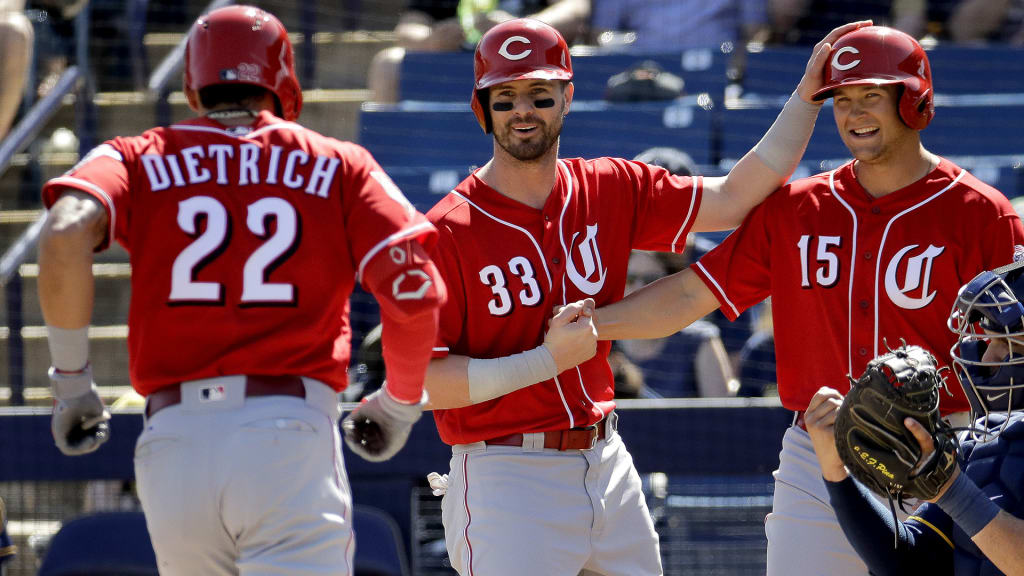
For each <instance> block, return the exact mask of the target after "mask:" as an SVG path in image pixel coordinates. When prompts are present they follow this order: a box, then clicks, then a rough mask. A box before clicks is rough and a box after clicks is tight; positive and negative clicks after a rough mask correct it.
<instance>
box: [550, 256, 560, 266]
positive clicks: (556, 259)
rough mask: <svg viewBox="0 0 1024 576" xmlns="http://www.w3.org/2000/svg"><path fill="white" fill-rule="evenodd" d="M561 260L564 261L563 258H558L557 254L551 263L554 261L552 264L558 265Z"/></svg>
mask: <svg viewBox="0 0 1024 576" xmlns="http://www.w3.org/2000/svg"><path fill="white" fill-rule="evenodd" d="M561 262H562V261H561V260H560V259H559V258H558V256H555V257H554V258H552V259H551V263H552V264H555V265H558V264H560V263H561Z"/></svg>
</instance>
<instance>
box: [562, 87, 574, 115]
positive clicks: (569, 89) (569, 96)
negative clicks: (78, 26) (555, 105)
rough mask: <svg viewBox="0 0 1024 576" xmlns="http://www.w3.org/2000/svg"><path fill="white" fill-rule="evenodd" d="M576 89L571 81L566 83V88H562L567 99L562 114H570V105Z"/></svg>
mask: <svg viewBox="0 0 1024 576" xmlns="http://www.w3.org/2000/svg"><path fill="white" fill-rule="evenodd" d="M574 90H575V87H574V86H573V85H572V82H571V81H569V82H566V83H565V88H563V89H562V97H563V98H564V99H565V111H564V112H562V116H565V115H567V114H569V105H571V104H572V95H573V91H574Z"/></svg>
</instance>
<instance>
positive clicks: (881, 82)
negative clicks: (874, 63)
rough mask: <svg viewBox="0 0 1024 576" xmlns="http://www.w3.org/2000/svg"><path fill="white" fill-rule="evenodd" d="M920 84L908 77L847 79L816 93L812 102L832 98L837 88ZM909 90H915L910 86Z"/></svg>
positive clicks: (812, 97)
mask: <svg viewBox="0 0 1024 576" xmlns="http://www.w3.org/2000/svg"><path fill="white" fill-rule="evenodd" d="M911 82H914V83H917V82H919V81H918V79H917V78H914V77H912V76H908V77H905V78H893V77H891V76H890V77H874V78H846V79H844V80H842V81H841V82H833V83H831V84H829V85H827V86H825V87H823V88H821V89H819V90H818V91H817V92H815V93H814V94H813V95H812V96H811V100H814V101H815V102H817V101H819V100H825V99H828V98H831V97H832V93H833V92H834V91H835V90H836V88H842V87H843V86H867V85H871V86H887V85H889V84H903V85H906V84H907V83H911ZM909 88H913V87H912V86H909Z"/></svg>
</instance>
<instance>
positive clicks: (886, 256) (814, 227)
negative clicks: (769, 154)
mask: <svg viewBox="0 0 1024 576" xmlns="http://www.w3.org/2000/svg"><path fill="white" fill-rule="evenodd" d="M1022 243H1024V227H1022V225H1021V222H1020V219H1019V218H1018V217H1017V214H1016V212H1014V210H1013V208H1012V207H1011V206H1010V203H1009V201H1007V199H1006V197H1005V196H1003V195H1002V194H1001V193H1000V192H999V191H998V190H995V189H993V188H992V187H990V186H988V185H986V184H984V183H983V182H981V181H979V180H978V179H977V178H975V177H974V176H972V175H971V174H970V173H968V172H967V171H966V170H964V169H962V168H960V167H958V166H956V165H954V164H953V163H952V162H949V161H948V160H945V159H942V160H941V161H940V163H939V165H938V166H937V167H936V168H935V170H933V171H932V172H930V173H929V174H928V175H926V176H925V177H924V178H922V179H921V180H919V181H917V182H915V183H913V184H911V185H910V186H907V187H906V188H904V189H902V190H898V191H896V192H893V193H891V194H888V195H886V196H883V197H881V198H873V197H872V196H871V195H869V194H868V193H867V192H866V191H865V190H864V189H863V188H862V187H861V186H860V184H858V183H857V179H856V177H855V175H854V171H853V162H850V163H848V164H846V165H844V166H842V167H840V168H838V169H836V170H834V171H832V172H829V173H825V174H818V175H816V176H813V177H810V178H804V179H802V180H797V181H796V182H793V183H791V184H790V185H788V186H785V187H783V188H782V189H781V190H779V191H777V192H775V193H774V194H772V195H771V196H770V197H768V199H767V200H765V202H764V203H763V204H761V205H760V206H758V207H757V208H755V209H754V210H753V211H752V212H751V213H750V214H749V215H748V216H747V219H746V220H745V221H744V222H743V225H742V226H740V227H739V228H738V229H737V230H736V231H734V232H733V233H732V234H730V235H729V237H728V238H726V239H725V241H724V242H722V244H721V245H719V246H718V247H717V248H715V249H714V250H712V251H711V252H709V253H708V254H706V255H705V256H704V257H703V258H702V259H701V260H700V261H699V262H697V263H695V264H694V265H693V266H692V268H693V270H694V271H695V272H696V273H697V274H698V275H699V276H700V277H701V279H703V280H704V282H705V283H706V284H707V286H708V288H710V289H711V291H712V292H714V294H715V296H716V297H717V298H718V300H719V302H720V303H721V309H722V311H723V312H724V313H725V315H726V316H727V317H729V318H730V319H735V318H736V316H738V315H739V314H740V312H742V311H743V310H746V309H747V308H749V307H750V306H753V305H754V304H756V303H758V302H760V301H762V300H764V299H765V298H766V297H768V296H771V299H772V300H771V302H772V317H773V319H774V324H775V350H776V354H775V358H776V370H777V376H778V384H779V395H780V396H781V398H782V403H783V405H784V406H786V408H789V409H790V410H804V409H806V408H807V403H808V402H809V401H810V399H811V396H813V395H814V393H815V392H816V391H817V390H818V388H819V387H821V386H831V387H833V388H836V389H838V390H839V391H841V392H843V393H845V392H846V391H848V390H849V387H850V382H849V380H848V379H847V374H849V375H851V376H853V377H854V378H857V377H859V376H860V375H861V374H862V373H863V372H864V368H865V367H866V366H867V363H868V361H869V360H871V359H872V358H874V357H875V356H877V355H878V354H880V353H883V352H885V351H886V344H888V346H890V347H896V346H899V345H900V343H901V340H906V342H907V343H908V344H918V345H920V346H923V347H924V348H926V349H927V350H929V351H931V353H932V354H934V355H935V357H936V359H937V360H938V361H939V363H940V365H942V366H950V357H949V348H950V346H951V345H952V344H953V341H954V340H955V339H954V338H953V335H952V334H951V333H950V331H949V330H948V329H947V328H946V318H947V317H948V316H949V313H950V310H951V308H952V306H953V301H954V299H955V298H956V295H957V292H958V291H959V289H960V286H962V285H963V284H964V283H966V282H967V281H969V280H970V279H971V278H973V277H974V276H975V275H976V274H977V273H978V272H981V271H982V270H986V269H993V268H996V267H998V266H1001V265H1003V264H1007V263H1009V262H1011V261H1012V260H1013V258H1014V253H1015V247H1017V246H1019V245H1020V244H1022ZM949 378H950V381H949V382H948V388H949V391H950V392H951V393H952V394H953V397H952V398H950V397H948V396H947V395H945V394H943V395H942V411H943V413H950V412H957V411H962V410H967V409H969V405H968V403H967V399H966V398H965V397H964V394H963V390H962V389H961V388H960V386H959V385H958V384H957V382H956V378H955V376H953V375H952V374H950V375H949Z"/></svg>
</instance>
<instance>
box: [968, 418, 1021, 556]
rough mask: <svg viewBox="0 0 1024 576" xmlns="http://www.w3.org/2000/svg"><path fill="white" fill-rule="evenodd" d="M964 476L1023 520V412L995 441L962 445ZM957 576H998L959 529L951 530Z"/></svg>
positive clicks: (999, 504)
mask: <svg viewBox="0 0 1024 576" xmlns="http://www.w3.org/2000/svg"><path fill="white" fill-rule="evenodd" d="M963 449H964V452H963V453H964V457H965V459H966V461H967V462H968V464H967V475H968V476H969V477H970V478H971V480H974V483H975V484H977V485H978V487H979V488H981V491H982V492H984V493H985V494H986V495H987V496H989V498H992V497H994V496H998V497H997V498H995V500H993V501H994V502H995V503H996V504H997V505H998V506H999V507H1000V508H1002V509H1003V510H1006V511H1007V512H1009V513H1011V514H1013V515H1014V516H1016V517H1018V518H1024V412H1017V413H1014V415H1013V417H1012V418H1011V421H1010V423H1009V424H1008V425H1007V427H1006V428H1005V429H1004V430H1003V431H1002V433H1000V434H999V437H998V438H996V439H995V440H991V441H988V442H979V443H971V442H970V441H968V442H965V443H964V445H963ZM953 543H954V545H955V546H956V548H955V551H954V552H953V555H954V562H955V569H954V571H953V573H954V574H956V575H957V576H960V575H962V574H963V575H969V576H973V575H975V574H977V575H979V576H990V575H996V574H1002V572H1000V571H999V569H998V568H996V567H995V566H994V565H993V564H992V562H990V561H989V560H988V559H986V558H985V556H984V555H983V554H982V553H981V550H979V549H978V547H977V546H976V545H975V544H974V542H972V541H971V539H970V538H968V537H967V534H965V533H964V532H963V530H960V529H959V528H954V530H953Z"/></svg>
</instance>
